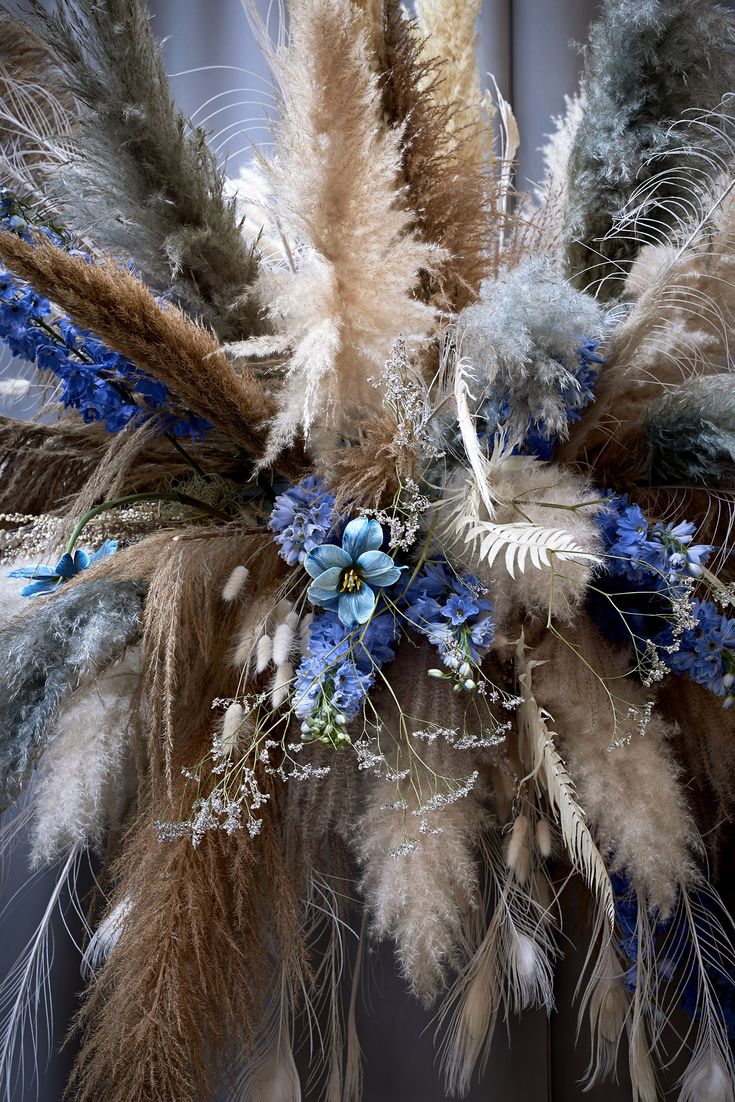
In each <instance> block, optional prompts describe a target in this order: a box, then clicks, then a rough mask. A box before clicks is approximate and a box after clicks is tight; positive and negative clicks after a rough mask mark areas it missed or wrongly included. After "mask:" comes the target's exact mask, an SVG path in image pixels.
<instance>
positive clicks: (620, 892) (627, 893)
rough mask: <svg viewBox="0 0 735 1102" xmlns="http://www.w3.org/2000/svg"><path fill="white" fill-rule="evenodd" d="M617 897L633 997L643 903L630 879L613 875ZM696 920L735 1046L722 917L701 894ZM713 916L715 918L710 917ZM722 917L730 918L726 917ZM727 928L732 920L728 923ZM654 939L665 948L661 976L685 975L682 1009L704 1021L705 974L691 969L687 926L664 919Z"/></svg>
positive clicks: (734, 1006)
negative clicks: (701, 1003)
mask: <svg viewBox="0 0 735 1102" xmlns="http://www.w3.org/2000/svg"><path fill="white" fill-rule="evenodd" d="M610 879H611V882H612V886H613V892H614V895H615V918H616V922H617V927H618V935H619V936H618V948H619V950H620V952H621V954H622V956H623V957H624V958H625V960H626V961H627V962H628V965H629V967H628V969H627V971H626V974H625V981H624V982H625V987H626V989H627V990H628V991H629V992H631V993H633V992H634V991H635V988H636V983H637V981H638V901H637V898H636V895H635V892H634V891H633V890H632V887H631V884H630V882H629V881H628V880H627V878H626V877H624V876H621V875H619V874H614V875H612V876H611V877H610ZM697 904H698V905H697V906H696V907H695V908H693V909H692V914H693V915H694V916H695V922H696V925H695V932H696V935H697V937H698V939H699V942H700V946H701V948H702V949H703V950H704V951H703V953H702V960H703V961H705V962H706V963H705V967H706V970H707V978H708V979H709V982H710V983H711V985H712V987H713V988H714V991H715V994H716V996H717V1004H718V1006H719V1011H720V1014H721V1016H722V1021H723V1024H724V1025H725V1027H726V1029H727V1035H728V1037H729V1039H730V1040H731V1041H733V1040H735V982H733V980H734V979H735V977H733V976H732V974H731V973H730V971H729V967H728V965H727V963H726V961H725V959H724V957H723V954H722V952H721V948H720V945H721V943H720V939H719V938H718V936H717V925H718V921H721V920H718V916H717V915H716V914H713V913H712V911H713V908H714V906H715V902H714V900H713V898H712V897H711V896H710V895H708V894H706V893H698V895H697ZM710 916H711V917H710ZM723 917H725V916H724V915H723ZM725 920H726V922H727V918H726V919H725ZM654 935H655V936H656V937H657V938H658V939H661V941H662V942H663V943H664V944H665V946H666V956H665V959H663V960H659V961H658V973H659V976H660V977H661V978H662V979H664V980H671V979H673V978H674V976H675V975H676V973H677V971H679V972H683V973H684V977H685V978H684V982H683V985H682V986H681V989H680V1004H681V1007H682V1010H683V1011H684V1013H685V1014H686V1015H687V1016H688V1017H689V1018H692V1019H696V1018H698V1017H699V1006H698V992H699V982H700V972H699V968H698V967H691V965H690V964H688V963H687V959H688V956H689V951H690V948H691V947H690V941H691V934H690V931H689V930H688V928H687V926H686V924H685V923H684V922H683V921H682V920H681V919H680V918H678V917H677V916H676V914H674V915H673V916H671V917H669V918H667V919H659V920H658V922H656V924H655V927H654Z"/></svg>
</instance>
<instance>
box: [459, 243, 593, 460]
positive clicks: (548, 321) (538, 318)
mask: <svg viewBox="0 0 735 1102" xmlns="http://www.w3.org/2000/svg"><path fill="white" fill-rule="evenodd" d="M604 328H605V325H604V316H603V313H602V311H601V310H600V307H599V306H598V305H597V303H596V302H595V301H594V300H593V299H592V298H590V297H589V296H588V295H584V294H582V293H581V292H579V291H575V290H574V288H573V287H571V286H570V285H569V284H568V283H567V282H566V281H565V280H564V279H563V278H562V277H561V276H560V275H559V274H558V273H557V272H556V271H555V269H554V267H553V266H552V265H551V263H550V262H549V261H548V260H545V259H539V260H526V261H524V262H522V263H521V264H519V265H518V266H517V267H516V268H513V269H512V270H511V271H510V272H508V273H507V274H503V275H502V276H500V277H499V278H498V279H497V280H494V281H491V280H488V282H486V283H485V284H484V285H483V289H482V299H481V301H480V302H478V303H476V304H475V305H473V306H468V307H467V309H466V310H463V311H462V313H461V314H460V315H459V319H458V322H457V349H458V354H459V355H460V356H461V357H463V358H466V359H467V360H468V361H469V373H470V377H471V379H472V382H473V383H474V386H475V396H476V401H477V402H478V404H479V403H480V402H482V401H487V400H488V399H489V400H490V401H491V402H494V403H495V405H496V406H497V414H496V416H497V420H499V421H500V420H503V419H504V418H503V416H502V413H501V411H502V408H503V405H504V403H507V406H508V409H509V412H508V416H507V429H508V436H509V439H510V440H511V442H512V443H513V444H515V443H517V442H520V441H522V440H523V438H524V436H525V433H526V432H527V430H528V424H529V418H530V419H532V420H534V421H543V422H544V423H545V425H546V426H547V427H548V430H549V431H550V432H551V433H553V434H554V435H555V436H560V437H561V438H562V439H563V438H565V437H566V435H567V431H568V430H567V411H568V409H569V406H570V405H571V404H572V403H571V402H570V395H572V396H573V395H574V393H575V391H578V390H579V382H578V381H577V374H578V372H579V348H580V343H581V341H582V340H583V339H585V338H587V339H597V340H599V339H600V338H601V336H602V334H603V332H604Z"/></svg>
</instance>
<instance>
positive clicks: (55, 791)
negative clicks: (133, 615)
mask: <svg viewBox="0 0 735 1102" xmlns="http://www.w3.org/2000/svg"><path fill="white" fill-rule="evenodd" d="M140 672H141V656H140V648H139V647H133V648H130V649H129V650H128V651H127V653H126V654H125V655H124V656H123V657H122V658H121V659H119V660H118V661H117V662H114V663H113V664H112V665H110V666H108V667H107V669H105V670H104V671H103V672H102V674H101V675H99V676H97V677H96V678H95V680H94V681H93V682H92V683H89V682H87V683H86V684H84V685H82V686H81V687H80V688H79V689H78V690H77V691H76V692H75V693H73V694H72V696H71V697H69V698H68V699H67V700H66V701H64V702H63V703H62V705H61V708H60V710H59V713H58V715H57V717H56V719H55V720H54V723H53V736H52V738H51V741H50V743H49V745H48V746H47V747H46V748H45V750H44V751H43V753H42V754H41V760H40V763H39V766H38V775H37V778H36V784H35V786H34V790H33V818H32V822H31V831H30V834H31V863H32V865H34V866H37V865H45V864H49V863H50V862H52V861H54V860H55V859H56V858H57V857H60V856H62V855H63V854H64V853H65V852H66V851H67V850H68V849H69V848H70V847H73V846H77V847H78V848H80V849H83V848H85V847H88V846H92V847H94V848H99V847H100V846H101V844H102V842H103V840H104V836H105V833H106V830H107V829H108V828H109V827H110V826H115V825H116V823H117V821H119V819H120V816H121V814H122V813H123V812H124V810H125V806H126V803H127V801H128V799H129V798H130V796H131V787H132V786H131V780H133V779H135V773H134V770H133V769H132V761H131V751H132V746H131V743H132V742H133V741H134V731H135V725H136V716H135V713H134V702H135V698H136V695H137V693H138V690H139V685H140Z"/></svg>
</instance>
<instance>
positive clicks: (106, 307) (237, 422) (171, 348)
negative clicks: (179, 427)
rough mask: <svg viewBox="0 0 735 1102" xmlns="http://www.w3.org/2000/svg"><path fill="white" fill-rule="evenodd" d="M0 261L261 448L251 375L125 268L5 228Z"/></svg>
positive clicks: (247, 443) (263, 411)
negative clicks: (90, 261)
mask: <svg viewBox="0 0 735 1102" xmlns="http://www.w3.org/2000/svg"><path fill="white" fill-rule="evenodd" d="M0 259H2V260H3V261H4V262H5V264H7V266H8V267H9V268H10V269H12V271H14V272H15V273H16V274H17V275H19V276H21V277H22V278H23V279H27V280H28V282H29V283H30V284H31V285H32V286H33V288H34V289H35V290H37V291H39V292H40V293H41V294H44V295H48V296H49V297H51V298H52V299H53V300H54V301H55V302H57V303H58V304H59V305H60V306H63V307H64V309H65V310H66V311H67V312H68V313H69V314H70V315H71V317H72V318H73V319H74V321H75V322H77V323H78V324H79V325H81V326H83V327H84V328H85V329H90V330H92V331H93V332H94V333H96V334H97V336H99V337H101V338H102V339H103V340H105V341H107V343H108V344H110V345H111V346H112V347H113V348H114V349H115V350H116V351H118V352H122V353H123V355H125V356H129V357H130V359H131V360H133V362H134V363H135V364H136V365H137V366H138V367H139V368H141V370H143V371H147V372H148V373H149V374H151V375H153V377H154V378H156V379H160V381H161V382H163V383H165V384H166V385H167V386H169V387H170V388H171V390H172V391H173V393H175V394H176V396H177V398H179V399H180V400H181V401H182V402H185V403H186V404H187V405H188V406H189V407H190V408H191V409H192V410H194V412H195V413H199V414H200V415H201V416H203V417H206V418H207V420H209V421H211V422H212V424H213V425H216V426H217V427H218V428H220V429H222V431H223V432H225V433H226V434H227V435H228V436H229V437H230V438H231V439H232V440H234V441H235V443H237V444H240V445H241V446H242V447H243V448H245V450H246V451H248V452H249V453H250V454H251V455H259V454H261V453H262V450H263V444H264V432H263V428H264V423H265V421H266V420H267V419H268V417H269V416H270V415H271V414H272V413H273V409H274V406H273V403H272V400H271V399H270V398H269V397H268V395H267V394H266V392H265V391H264V390H263V388H262V387H261V386H260V384H259V383H258V382H257V381H256V380H255V379H254V378H253V376H252V375H251V374H250V373H249V372H247V371H244V372H240V373H238V372H237V371H235V369H234V368H233V366H232V365H231V364H230V363H229V362H228V361H227V358H226V356H225V355H224V353H223V352H222V351H221V350H220V349H219V347H218V344H217V341H216V340H215V338H214V336H213V334H212V333H211V332H209V331H208V330H206V329H204V328H203V327H202V326H201V325H198V324H197V323H196V322H194V321H192V320H191V319H190V318H187V317H186V316H185V315H184V314H182V313H181V311H179V310H177V309H176V308H175V307H173V306H162V305H160V304H159V303H158V302H157V301H156V299H155V297H154V296H153V294H152V293H151V292H150V291H149V290H148V289H147V288H146V287H145V286H144V285H143V283H141V281H140V280H139V279H138V278H137V277H136V276H134V275H133V274H132V272H130V271H129V270H128V269H127V268H123V267H121V266H119V265H117V264H113V263H112V262H108V263H107V264H87V263H86V262H85V261H84V260H83V259H82V258H81V257H75V256H70V255H69V253H66V252H63V251H62V250H61V249H57V248H55V247H54V246H53V245H51V244H49V243H48V242H46V241H44V240H43V239H42V238H39V239H38V240H37V241H36V242H34V244H33V245H30V244H28V243H27V242H26V241H23V240H21V238H19V237H18V236H17V235H15V234H12V233H7V232H4V233H1V234H0ZM298 469H299V471H302V470H303V463H302V464H301V465H300V466H299V468H298ZM292 470H293V468H292Z"/></svg>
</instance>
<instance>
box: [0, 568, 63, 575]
mask: <svg viewBox="0 0 735 1102" xmlns="http://www.w3.org/2000/svg"><path fill="white" fill-rule="evenodd" d="M8 577H9V578H57V577H58V575H57V573H56V571H55V570H52V569H51V567H50V566H19V567H17V568H16V569H15V570H11V571H10V573H9V574H8Z"/></svg>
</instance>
